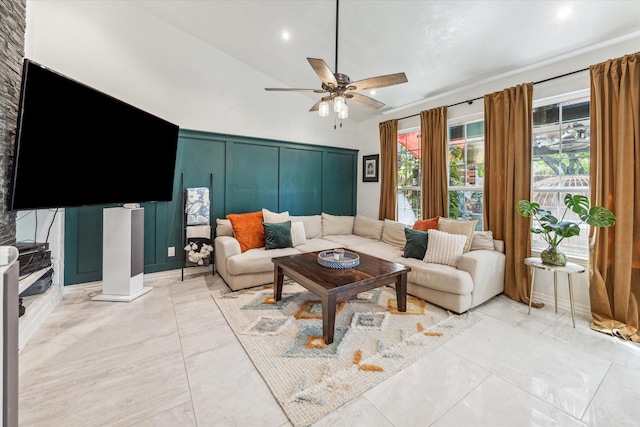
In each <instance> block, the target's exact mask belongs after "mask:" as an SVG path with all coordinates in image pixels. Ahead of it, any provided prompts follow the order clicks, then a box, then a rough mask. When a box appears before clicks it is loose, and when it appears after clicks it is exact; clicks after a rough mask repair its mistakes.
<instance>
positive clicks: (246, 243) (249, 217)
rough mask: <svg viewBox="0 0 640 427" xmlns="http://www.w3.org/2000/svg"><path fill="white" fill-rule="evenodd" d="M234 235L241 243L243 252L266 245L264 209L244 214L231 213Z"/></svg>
mask: <svg viewBox="0 0 640 427" xmlns="http://www.w3.org/2000/svg"><path fill="white" fill-rule="evenodd" d="M227 219H228V220H229V221H231V227H233V235H234V237H235V238H236V239H237V240H238V243H240V250H241V251H242V252H244V251H247V250H249V249H253V248H262V247H264V227H263V226H262V221H263V216H262V211H258V212H249V213H243V214H229V215H227Z"/></svg>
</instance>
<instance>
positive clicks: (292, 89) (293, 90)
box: [264, 87, 326, 93]
mask: <svg viewBox="0 0 640 427" xmlns="http://www.w3.org/2000/svg"><path fill="white" fill-rule="evenodd" d="M264 90H268V91H280V92H315V93H325V92H326V90H323V89H299V88H288V87H265V88H264Z"/></svg>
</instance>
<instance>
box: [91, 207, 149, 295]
mask: <svg viewBox="0 0 640 427" xmlns="http://www.w3.org/2000/svg"><path fill="white" fill-rule="evenodd" d="M137 206H138V205H134V206H130V205H125V207H114V208H105V209H103V211H102V212H103V226H102V233H103V236H102V237H103V243H102V294H100V295H96V296H94V297H93V300H94V301H124V302H129V301H133V300H134V299H136V298H138V297H141V296H142V295H144V294H146V293H147V292H149V291H151V290H152V289H153V288H152V287H149V286H144V283H143V279H144V209H143V208H140V207H137Z"/></svg>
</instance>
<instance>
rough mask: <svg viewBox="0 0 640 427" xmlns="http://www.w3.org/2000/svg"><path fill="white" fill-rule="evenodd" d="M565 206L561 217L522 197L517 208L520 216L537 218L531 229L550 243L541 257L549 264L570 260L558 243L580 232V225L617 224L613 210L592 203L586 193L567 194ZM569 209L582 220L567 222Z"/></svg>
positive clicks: (608, 225)
mask: <svg viewBox="0 0 640 427" xmlns="http://www.w3.org/2000/svg"><path fill="white" fill-rule="evenodd" d="M564 205H565V209H564V212H563V213H562V217H561V218H560V219H559V220H558V218H556V217H555V216H553V215H552V214H551V212H549V211H545V210H543V209H540V205H539V204H538V203H535V202H531V201H529V200H520V201H519V202H518V203H517V204H516V210H517V211H518V213H519V214H520V215H522V216H524V217H533V219H534V227H532V228H531V232H532V233H534V234H540V235H541V236H542V238H543V239H544V241H545V242H547V244H548V245H549V247H548V248H547V249H545V250H543V251H542V252H541V253H540V258H541V259H542V262H543V263H545V264H551V265H560V266H562V265H565V264H566V263H567V257H566V255H565V254H563V253H562V252H560V251H559V250H558V245H559V244H560V242H562V241H563V240H564V239H567V238H569V237H573V236H578V235H580V224H583V223H586V224H589V225H590V226H592V227H611V226H612V225H613V224H615V223H616V216H615V215H614V214H613V212H611V211H610V210H609V209H606V208H604V207H602V206H590V204H589V199H588V198H587V197H585V196H579V195H571V194H567V195H566V196H564ZM569 210H571V211H572V212H575V213H576V214H577V215H578V217H579V218H580V222H573V221H565V219H564V218H565V216H566V214H567V212H568V211H569ZM536 223H537V224H536ZM536 225H537V226H536Z"/></svg>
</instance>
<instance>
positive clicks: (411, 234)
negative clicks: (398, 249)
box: [403, 228, 429, 259]
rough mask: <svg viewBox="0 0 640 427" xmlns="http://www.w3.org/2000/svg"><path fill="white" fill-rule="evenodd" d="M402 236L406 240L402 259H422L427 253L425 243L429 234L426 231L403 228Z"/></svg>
mask: <svg viewBox="0 0 640 427" xmlns="http://www.w3.org/2000/svg"><path fill="white" fill-rule="evenodd" d="M404 234H405V236H406V238H407V244H406V245H404V255H403V256H404V257H405V258H416V259H423V258H424V254H425V253H426V251H427V242H428V240H429V233H427V232H426V231H420V230H413V229H411V228H405V229H404Z"/></svg>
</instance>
